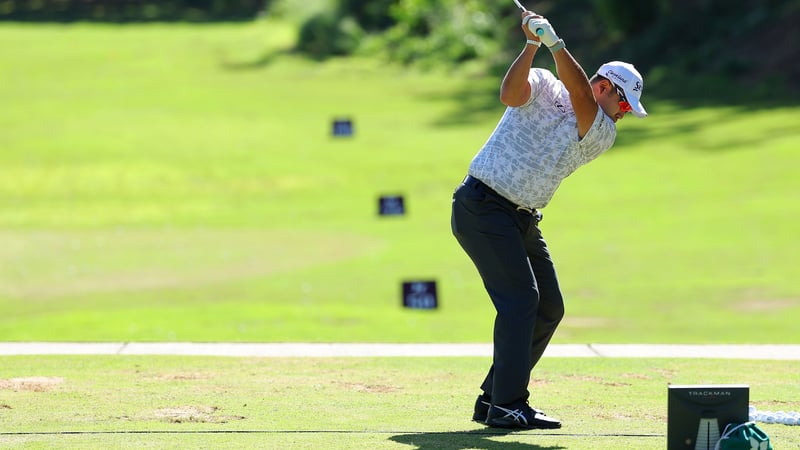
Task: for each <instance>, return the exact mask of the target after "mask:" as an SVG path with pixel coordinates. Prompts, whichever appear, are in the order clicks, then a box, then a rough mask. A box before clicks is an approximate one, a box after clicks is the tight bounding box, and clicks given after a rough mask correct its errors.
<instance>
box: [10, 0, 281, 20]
mask: <svg viewBox="0 0 800 450" xmlns="http://www.w3.org/2000/svg"><path fill="white" fill-rule="evenodd" d="M267 2H268V0H0V20H4V21H23V22H74V21H94V22H123V23H124V22H148V21H160V22H167V21H197V22H207V21H218V20H251V19H252V18H254V17H255V16H256V15H257V14H258V13H259V12H261V11H263V10H264V9H265V8H266V7H267V6H268V5H267Z"/></svg>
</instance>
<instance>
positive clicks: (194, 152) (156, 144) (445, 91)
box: [0, 21, 800, 450]
mask: <svg viewBox="0 0 800 450" xmlns="http://www.w3.org/2000/svg"><path fill="white" fill-rule="evenodd" d="M293 33H294V31H293V28H292V27H291V26H290V25H289V24H287V23H279V22H272V21H260V22H257V23H252V24H223V25H203V26H188V25H146V26H144V25H136V26H123V27H119V26H102V25H85V24H78V25H70V26H59V25H46V26H42V25H18V24H0V40H2V42H4V43H8V44H9V45H6V46H4V49H3V58H1V59H0V98H2V99H3V108H0V127H2V129H3V132H2V133H0V148H2V151H0V339H2V340H4V341H26V340H34V341H39V340H56V341H61V340H68V341H115V342H119V341H350V342H358V341H366V342H382V341H383V342H449V341H455V342H487V341H489V340H490V339H491V320H492V315H493V312H492V309H491V306H490V304H489V302H488V300H487V299H486V296H485V293H484V292H483V288H482V286H481V284H480V281H479V279H478V277H477V274H476V273H475V270H474V268H473V267H471V265H470V263H469V261H468V260H467V258H466V256H465V255H464V254H463V253H462V251H461V250H460V249H459V248H458V246H457V244H456V243H455V241H454V239H453V238H452V236H450V231H449V204H450V202H449V198H450V193H451V191H452V190H453V188H454V187H455V186H456V185H457V184H458V182H459V181H460V180H461V179H462V177H463V175H464V172H465V170H466V167H467V165H468V162H469V160H470V158H471V157H472V156H473V155H474V153H475V152H476V151H477V150H478V148H479V146H480V145H481V144H482V143H483V142H484V140H485V139H486V137H487V136H488V134H489V133H490V132H491V130H492V128H493V127H494V125H495V123H496V120H497V118H498V117H499V115H500V114H501V112H502V111H501V109H500V108H499V105H498V104H497V100H496V93H495V90H496V85H497V83H498V80H497V79H494V78H491V77H486V76H476V75H474V74H472V75H470V74H444V73H437V72H432V73H417V72H414V71H413V70H406V69H401V68H396V67H391V66H388V65H384V64H381V63H378V62H376V61H371V60H364V59H350V60H333V61H329V62H326V63H324V64H314V63H311V62H308V61H305V60H303V59H301V58H298V57H296V56H293V55H291V54H289V53H287V52H286V49H288V48H289V47H290V45H291V41H292V39H293ZM12 44H13V45H12ZM645 102H646V104H647V107H648V110H649V111H650V112H651V117H649V118H648V119H647V120H644V121H635V120H632V119H625V120H624V121H623V122H622V123H621V124H620V136H619V139H618V145H617V146H616V147H615V148H614V149H613V150H612V151H611V152H610V153H609V154H607V155H604V156H603V157H601V158H600V159H599V160H597V161H595V162H593V163H592V164H591V165H589V166H587V167H584V168H582V169H580V170H579V171H578V173H577V174H575V175H574V176H573V177H571V178H569V179H568V180H566V181H565V183H564V185H563V186H562V188H561V190H560V191H559V193H558V194H557V195H556V197H555V199H554V201H553V203H552V204H551V205H550V206H549V207H548V208H547V209H546V210H545V220H544V222H543V223H542V226H543V229H544V232H545V235H546V237H547V238H548V241H549V244H550V247H551V250H552V251H553V253H554V255H555V258H556V262H557V265H558V267H559V270H560V276H561V280H562V284H563V289H564V292H565V294H566V297H567V301H568V305H567V318H566V320H565V322H564V324H563V326H562V327H561V328H560V329H559V331H558V333H557V335H556V337H555V342H558V343H586V342H625V343H629V342H636V343H638V342H655V343H681V342H692V343H702V342H709V343H711V342H714V343H718V342H732V343H797V342H800V341H798V338H797V334H796V333H795V331H794V330H795V328H796V323H797V321H798V319H800V301H798V298H800V295H799V294H800V292H799V290H800V288H798V286H797V284H796V283H795V280H796V279H797V275H798V274H797V270H796V255H797V254H798V250H800V248H799V246H800V244H798V240H797V239H796V238H795V236H794V234H795V233H794V229H795V228H796V219H797V217H798V213H800V206H798V203H797V201H796V195H797V184H796V181H795V180H796V176H795V173H794V172H795V170H794V167H796V166H797V162H798V159H800V157H798V156H797V152H796V151H795V149H796V148H797V144H798V143H800V131H798V129H797V127H796V117H797V114H798V112H800V110H799V109H798V108H797V107H774V108H769V109H767V108H757V107H754V106H752V105H734V106H726V107H698V108H693V109H684V108H681V107H679V106H678V105H677V104H676V103H673V102H671V101H669V100H668V99H664V98H659V96H658V93H657V92H651V91H648V92H647V93H646V94H645ZM339 116H350V117H352V118H353V119H354V122H355V129H356V135H355V137H354V138H352V139H342V140H339V139H333V138H331V137H330V136H329V131H330V122H331V120H332V119H334V118H336V117H339ZM393 193H402V194H405V195H406V197H407V202H408V207H409V214H408V215H407V216H406V217H404V218H393V219H380V218H378V217H377V216H376V207H377V205H376V202H377V196H378V195H381V194H393ZM417 278H424V279H428V278H433V279H436V280H437V281H438V282H439V289H440V296H441V308H440V309H439V310H438V311H435V312H419V311H407V310H403V309H402V308H401V307H400V306H399V304H400V299H399V289H400V286H399V284H400V282H401V281H402V280H406V279H417ZM487 364H488V361H486V360H485V359H484V358H344V359H292V358H285V359H282V358H271V359H256V358H253V359H249V358H235V359H234V358H188V357H152V356H148V357H133V356H125V357H108V356H101V357H86V356H16V357H0V423H2V424H3V425H2V427H1V428H2V429H0V446H2V447H7V448H48V449H49V448H259V447H260V448H264V447H266V448H398V449H400V448H420V449H426V450H432V449H460V448H482V449H489V450H492V449H499V448H512V449H566V448H569V449H578V450H580V449H596V448H601V447H602V448H626V449H627V448H636V449H643V450H647V449H651V448H652V449H662V448H664V445H665V437H664V435H665V432H666V386H667V384H668V383H681V384H701V383H748V384H750V385H751V400H752V402H753V404H755V405H756V406H757V407H758V408H759V409H771V410H781V409H783V410H798V409H800V404H799V403H798V402H797V401H796V399H795V397H796V386H797V382H798V379H797V373H796V372H797V371H796V363H795V362H780V361H738V360H737V361H721V360H660V359H652V360H632V359H631V360H626V359H598V358H591V359H549V358H548V359H545V360H543V361H542V363H541V364H540V366H539V367H537V370H536V371H535V373H534V382H533V383H532V386H531V389H532V391H533V392H534V403H535V404H536V405H537V406H540V407H542V408H545V409H546V410H547V411H548V412H549V413H551V414H553V415H555V416H557V417H560V418H562V419H563V420H564V424H565V425H564V428H563V429H562V430H559V431H558V432H546V431H537V432H523V433H513V434H508V435H502V434H492V433H489V432H487V431H485V429H484V428H483V427H481V426H480V425H477V424H474V423H471V422H469V420H468V419H469V416H470V410H471V408H472V402H473V400H474V396H475V395H476V394H477V383H478V382H479V381H480V379H482V376H483V373H484V371H485V369H486V365H487ZM763 427H764V428H765V429H766V430H767V432H768V433H769V434H770V436H771V437H772V438H773V441H774V442H775V443H776V444H777V446H776V448H791V447H792V445H796V444H798V443H800V441H798V438H797V434H796V432H795V429H794V428H790V427H785V426H782V425H764V426H763ZM65 432H70V433H69V434H64V433H65Z"/></svg>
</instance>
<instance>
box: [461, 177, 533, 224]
mask: <svg viewBox="0 0 800 450" xmlns="http://www.w3.org/2000/svg"><path fill="white" fill-rule="evenodd" d="M464 185H465V186H469V187H472V188H482V189H484V190H485V191H486V192H488V193H490V194H492V195H494V196H495V197H497V198H498V199H499V200H501V201H502V202H504V203H506V204H507V205H508V206H509V207H511V208H514V209H516V210H517V211H520V212H525V213H528V214H531V215H538V211H537V210H536V208H528V207H527V206H520V205H517V204H516V203H514V202H512V201H511V200H509V199H507V198H505V197H503V196H502V195H500V194H499V193H498V192H497V191H495V190H494V189H492V188H490V187H489V186H488V185H487V184H486V183H484V182H483V181H481V180H479V179H477V178H475V177H473V176H472V175H467V177H466V178H464Z"/></svg>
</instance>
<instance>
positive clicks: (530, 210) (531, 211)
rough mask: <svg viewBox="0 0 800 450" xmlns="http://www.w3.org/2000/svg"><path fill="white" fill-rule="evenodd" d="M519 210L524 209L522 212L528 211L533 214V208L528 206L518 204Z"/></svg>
mask: <svg viewBox="0 0 800 450" xmlns="http://www.w3.org/2000/svg"><path fill="white" fill-rule="evenodd" d="M517 211H522V212H526V213H528V214H531V215H533V209H531V208H526V207H524V206H517Z"/></svg>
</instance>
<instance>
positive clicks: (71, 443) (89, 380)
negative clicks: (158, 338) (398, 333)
mask: <svg viewBox="0 0 800 450" xmlns="http://www.w3.org/2000/svg"><path fill="white" fill-rule="evenodd" d="M486 364H487V361H485V360H484V359H483V358H270V359H265V358H211V357H203V358H197V357H161V356H155V357H154V356H148V357H134V356H126V357H114V356H101V357H85V356H48V357H44V358H43V357H28V356H25V357H22V356H18V357H0V421H2V423H3V430H2V433H0V446H5V447H15V448H20V447H22V448H90V447H95V446H98V445H102V446H103V447H104V448H198V447H202V448H245V447H257V448H309V449H310V448H322V447H324V448H337V449H340V448H353V449H355V448H374V449H378V448H380V449H384V448H386V449H390V448H395V449H403V448H419V449H430V450H432V449H438V450H445V449H461V448H480V449H495V448H525V449H567V448H568V449H578V450H580V449H586V450H590V449H592V450H593V449H596V448H599V447H602V448H620V449H622V448H624V449H629V448H636V449H641V450H647V449H663V448H664V447H665V445H666V420H667V410H666V408H667V402H666V395H667V385H668V384H669V383H673V384H702V383H737V384H738V383H746V384H749V385H750V386H751V392H750V399H751V403H752V404H753V405H755V406H756V407H757V408H758V409H761V410H772V411H777V410H785V411H797V410H798V409H800V401H798V399H797V398H796V396H795V394H796V387H797V381H798V380H797V373H796V363H794V362H790V361H783V362H781V361H723V360H665V359H651V360H647V359H606V358H600V359H598V358H591V359H580V358H577V359H570V358H547V359H545V360H543V361H542V363H541V364H540V365H539V367H537V369H536V371H535V373H534V379H533V380H532V382H531V386H530V387H531V391H532V393H533V397H532V399H533V403H534V404H535V405H537V406H539V407H541V408H543V409H545V410H546V411H548V413H549V414H551V415H553V416H555V417H558V418H560V419H562V421H563V422H564V426H563V428H561V429H560V430H553V431H527V432H518V433H512V434H508V435H503V434H502V433H499V432H498V431H497V430H494V432H493V431H492V430H489V429H487V428H485V427H483V426H482V425H479V424H476V423H474V422H471V421H470V418H471V410H472V405H473V402H474V398H475V395H477V389H478V387H477V385H478V382H479V381H480V380H481V379H482V377H483V374H484V371H485V369H486ZM761 426H762V428H763V429H764V430H765V431H766V432H767V433H768V434H769V435H770V438H771V439H772V441H773V443H774V444H775V448H782V449H783V448H794V447H793V445H792V444H800V438H798V435H797V433H796V431H797V429H796V427H787V426H785V425H768V424H762V425H761ZM65 432H69V433H70V434H61V433H65ZM502 445H510V446H511V447H502Z"/></svg>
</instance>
